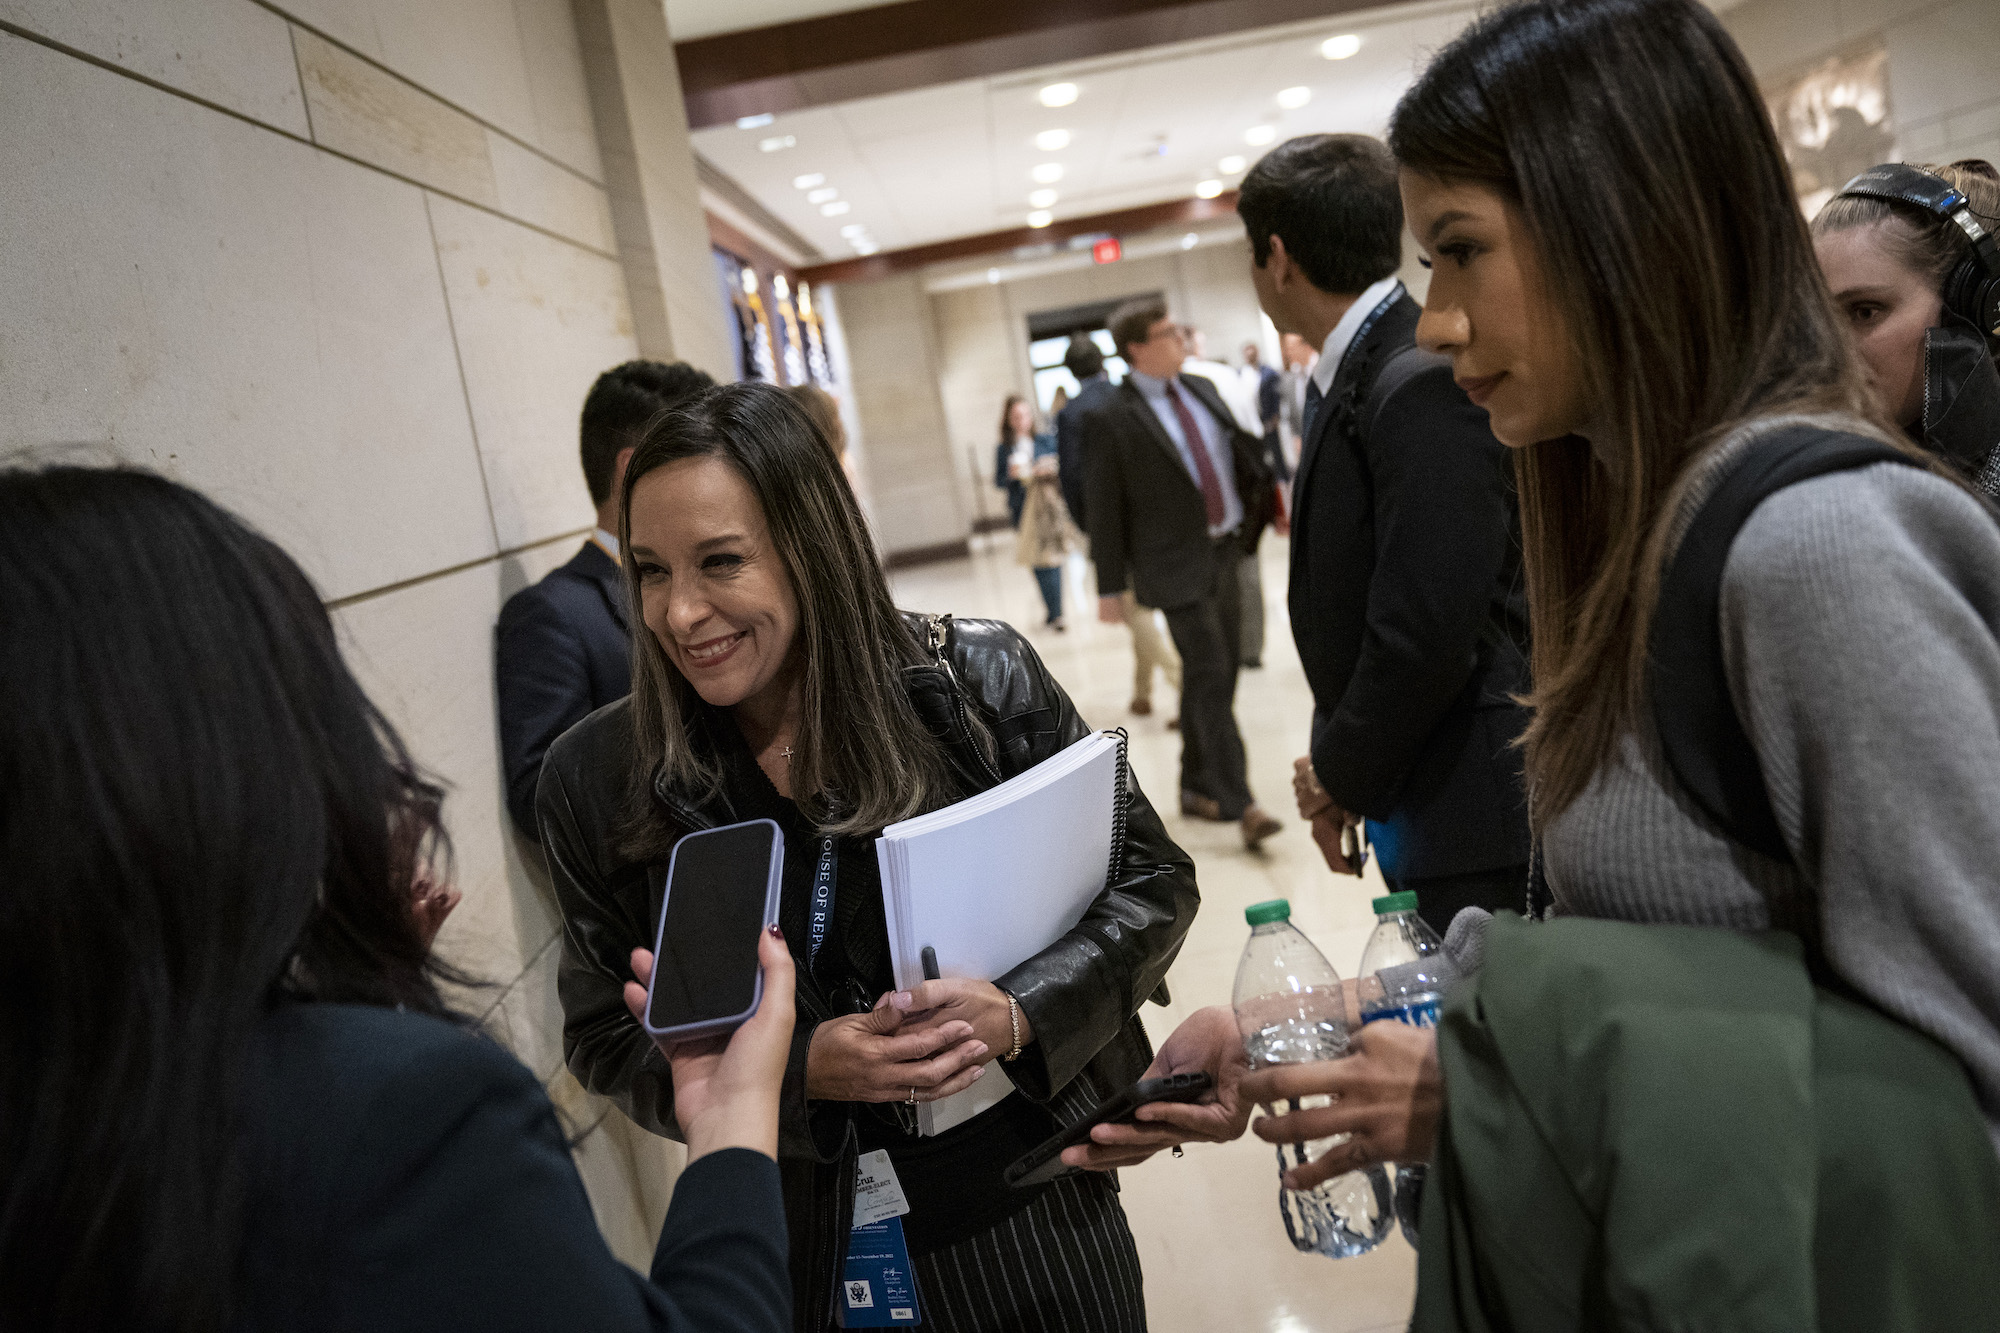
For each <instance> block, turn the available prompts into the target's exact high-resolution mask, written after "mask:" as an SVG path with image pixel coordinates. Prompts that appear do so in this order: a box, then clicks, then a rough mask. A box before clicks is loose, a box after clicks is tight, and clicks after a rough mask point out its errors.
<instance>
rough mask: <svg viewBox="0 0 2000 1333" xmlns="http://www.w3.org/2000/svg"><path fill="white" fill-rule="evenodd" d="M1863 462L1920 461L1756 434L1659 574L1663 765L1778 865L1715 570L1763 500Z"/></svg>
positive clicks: (1653, 681) (1796, 431) (1652, 684)
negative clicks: (1732, 675) (1728, 666)
mask: <svg viewBox="0 0 2000 1333" xmlns="http://www.w3.org/2000/svg"><path fill="white" fill-rule="evenodd" d="M1873 463H1904V464H1907V465H1909V466H1911V467H1922V466H1923V463H1922V462H1921V461H1920V460H1918V459H1916V458H1913V457H1911V456H1910V455H1908V454H1905V453H1902V452H1899V451H1898V450H1896V449H1892V448H1890V447H1889V446H1888V445H1886V444H1883V443H1881V442H1880V441H1879V440H1874V439H1870V438H1869V437H1867V436H1865V435H1854V434H1847V433H1841V432H1835V431H1829V430H1827V429H1825V428H1824V427H1818V426H1805V425H1800V426H1788V427H1785V428H1782V429H1779V430H1774V431H1771V432H1770V433H1768V434H1766V435H1764V436H1762V437H1760V438H1758V439H1757V440H1756V441H1755V442H1754V443H1752V444H1751V445H1750V446H1748V447H1747V448H1746V449H1745V450H1744V452H1743V455H1742V456H1741V457H1740V458H1738V459H1736V460H1735V461H1734V462H1733V463H1731V464H1730V466H1729V470H1728V471H1727V473H1725V474H1724V476H1723V478H1722V480H1721V481H1720V482H1719V483H1718V484H1717V485H1716V487H1715V489H1714V490H1713V491H1712V492H1711V493H1710V495H1709V497H1708V499H1707V500H1706V501H1704V502H1703V503H1702V506H1701V509H1700V511H1699V512H1697V513H1696V515H1695V517H1694V521H1693V523H1691V524H1690V525H1689V527H1688V530H1687V535H1686V536H1685V537H1683V538H1682V540H1681V543H1680V546H1679V547H1678V548H1677V549H1676V550H1675V551H1674V553H1673V556H1672V558H1671V560H1670V561H1669V562H1668V564H1667V567H1666V570H1665V572H1664V573H1663V574H1662V576H1661V578H1660V601H1659V606H1658V608H1657V609H1656V610H1655V611H1654V613H1653V624H1652V630H1651V633H1650V636H1649V640H1648V644H1647V648H1648V652H1647V673H1646V674H1647V688H1648V690H1649V692H1650V693H1651V695H1652V706H1653V723H1654V726H1655V727H1656V728H1657V729H1658V731H1659V736H1660V744H1661V747H1662V748H1663V749H1664V750H1665V752H1666V760H1667V767H1668V768H1669V769H1671V770H1672V772H1673V774H1674V776H1675V777H1676V778H1677V779H1679V781H1680V784H1681V786H1682V787H1684V788H1685V789H1686V790H1687V792H1688V794H1689V795H1690V796H1692V797H1693V798H1694V801H1695V803H1696V804H1697V805H1699V806H1700V807H1701V808H1702V809H1703V810H1704V811H1705V812H1707V814H1708V815H1709V817H1710V818H1712V819H1714V820H1715V821H1716V823H1718V824H1720V825H1721V826H1722V828H1723V831H1724V832H1726V833H1727V834H1728V835H1729V836H1730V837H1731V838H1733V839H1734V840H1735V841H1737V842H1739V843H1741V844H1743V845H1744V846H1746V847H1749V848H1752V849H1754V850H1756V851H1759V852H1762V853H1763V854H1764V855H1766V856H1768V857H1771V858H1773V859H1775V860H1779V861H1790V860H1791V859H1792V856H1791V851H1790V849H1789V848H1788V847H1786V845H1785V840H1784V837H1783V835H1782V834H1780V833H1779V831H1778V821H1777V817H1776V816H1775V815H1774V814H1773V813H1772V811H1771V800H1770V795H1769V793H1768V792H1767V791H1766V790H1765V786H1764V773H1763V769H1762V768H1761V767H1760V766H1759V764H1758V760H1757V751H1756V748H1755V747H1754V746H1753V745H1751V743H1750V736H1749V733H1748V732H1747V731H1746V730H1745V729H1744V726H1743V720H1742V719H1741V718H1739V717H1738V716H1737V714H1736V704H1735V701H1734V700H1733V699H1731V698H1730V694H1729V677H1728V674H1727V673H1726V671H1725V669H1724V666H1723V658H1722V571H1723V566H1724V564H1726V563H1727V561H1728V559H1729V548H1730V546H1731V545H1732V544H1733V543H1734V542H1735V540H1736V534H1737V533H1738V532H1740V531H1741V530H1742V528H1743V525H1744V523H1746V522H1748V521H1749V518H1750V515H1751V513H1752V512H1753V511H1755V510H1756V508H1757V506H1758V505H1760V504H1762V503H1763V502H1764V501H1765V500H1766V499H1768V498H1769V497H1770V496H1772V495H1775V494H1776V493H1777V492H1779V491H1781V490H1784V489H1785V488H1786V487H1787V486H1792V485H1796V484H1797V483H1799V482H1801V481H1806V480H1809V479H1810V478H1813V477H1821V476H1825V475H1827V474H1828V473H1833V472H1846V471H1850V470H1852V469H1854V468H1860V467H1867V466H1869V465H1870V464H1873Z"/></svg>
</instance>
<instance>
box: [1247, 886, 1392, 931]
mask: <svg viewBox="0 0 2000 1333" xmlns="http://www.w3.org/2000/svg"><path fill="white" fill-rule="evenodd" d="M1410 896H1411V897H1412V898H1415V897H1416V895H1415V894H1414V893H1413V894H1411V895H1410ZM1243 919H1244V920H1245V921H1248V922H1249V923H1250V924H1251V925H1253V926H1268V925H1270V924H1271V923H1272V922H1273V921H1289V920H1291V919H1292V905H1291V904H1290V903H1289V902H1287V901H1285V900H1284V899H1283V898H1273V899H1271V901H1270V902H1267V903H1251V904H1250V905H1249V906H1248V907H1246V908H1244V909H1243Z"/></svg>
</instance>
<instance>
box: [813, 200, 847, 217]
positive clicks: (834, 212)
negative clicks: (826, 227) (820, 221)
mask: <svg viewBox="0 0 2000 1333" xmlns="http://www.w3.org/2000/svg"><path fill="white" fill-rule="evenodd" d="M853 207H854V205H853V204H850V203H848V202H847V201H846V200H845V199H841V200H837V201H836V202H834V203H831V204H821V205H820V206H819V215H820V216H821V217H823V218H837V217H839V216H840V215H841V214H842V213H845V212H847V211H848V210H849V209H851V208H853Z"/></svg>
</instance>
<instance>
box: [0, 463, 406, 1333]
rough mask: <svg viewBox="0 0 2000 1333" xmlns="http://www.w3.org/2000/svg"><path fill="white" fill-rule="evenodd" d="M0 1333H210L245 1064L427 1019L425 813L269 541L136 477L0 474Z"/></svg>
mask: <svg viewBox="0 0 2000 1333" xmlns="http://www.w3.org/2000/svg"><path fill="white" fill-rule="evenodd" d="M0 625H4V626H5V627H6V629H5V632H4V633H0V1126H3V1127H4V1130H0V1182H4V1184H0V1326H3V1327H7V1328H108V1327H115V1326H124V1325H127V1324H129V1323H131V1322H132V1320H133V1319H134V1318H135V1317H140V1316H141V1315H143V1318H142V1320H141V1322H142V1323H143V1324H144V1325H145V1326H146V1327H157V1328H174V1329H182V1328H187V1329H193V1328H213V1327H219V1326H220V1323H221V1321H222V1320H224V1319H225V1318H226V1316H227V1309H228V1303H229V1292H230V1290H231V1287H232V1285H233V1265H234V1263H235V1257H236V1250H237V1245H238V1243H239V1241H240V1236H241V1216H240V1204H241V1199H242V1191H243V1178H242V1172H241V1168H240V1165H239V1164H238V1162H237V1161H236V1156H235V1153H236V1148H235V1143H234V1138H233V1125H234V1122H235V1109H236V1105H237V1098H238V1094H239V1087H240V1082H241V1076H242V1069H241V1061H242V1060H243V1058H244V1053H245V1051H246V1049H248V1048H249V1045H250V1037H251V1034H252V1033H253V1031H254V1029H255V1028H256V1026H257V1024H258V1023H259V1022H260V1021H261V1019H262V1018H263V1016H264V1015H265V1013H266V1012H267V1011H268V1010H269V1008H270V1007H271V1006H272V1005H273V1004H274V1003H279V1002H282V1001H284V1000H285V999H287V998H294V999H323V1000H338V1001H351V1002H358V1003H366V1004H382V1005H399V1004H400V1005H406V1006H409V1007H412V1008H417V1009H422V1010H427V1011H433V1012H441V1010H442V1005H441V1004H440V1002H439V999H438V995H437V991H436V989H435V987H434V986H433V984H432V973H431V971H430V970H429V968H430V965H429V964H428V963H427V961H426V950H425V946H424V941H423V939H422V938H421V936H420V933H419V929H418V925H417V922H416V920H415V918H414V916H413V914H412V911H411V897H410V885H411V883H412V880H413V878H414V877H415V876H416V875H417V874H418V873H419V871H420V869H422V865H421V862H422V861H423V859H424V858H426V857H427V856H429V855H430V854H432V853H433V852H434V851H435V850H437V844H438V842H439V840H440V838H441V834H440V833H439V831H438V824H437V815H438V800H439V792H438V790H437V788H435V787H434V786H432V785H430V784H428V783H426V782H425V781H423V780H422V779H421V778H420V777H419V776H418V775H417V774H416V771H415V769H414V768H413V766H412V765H411V763H410V761H409V759H408V757H407V756H406V755H405V753H404V751H403V750H402V748H401V746H400V744H399V743H398V742H397V740H396V737H395V735H394V733H393V732H392V731H391V730H390V728H389V726H388V725H387V723H386V722H384V720H383V719H382V717H381V716H380V715H379V714H378V713H377V712H376V711H375V709H374V708H373V707H372V706H371V705H370V704H369V701H368V699H367V698H366V696H364V695H363V694H362V692H361V690H360V688H359V687H358V686H357V685H356V684H355V681H354V679H353V677H352V676H351V675H350V674H349V673H348V671H347V669H346V667H345V666H344V664H343V663H342V661H341V658H340V653H339V650H338V648H337V646H336V644H335V640H334V634H333V627H332V625H331V623H330V622H329V620H328V618H327V614H326V611H325V610H324V608H323V607H322V606H321V604H320V601H319V599H318V597H317V596H316V595H315V593H314V591H313V588H312V586H311V584H310V583H309V582H308V581H307V579H306V577H305V576H304V574H303V573H301V572H300V570H299V569H298V567H297V566H296V565H295V564H293V563H292V561H291V560H290V559H289V558H287V557H286V556H285V554H284V553H283V552H282V551H280V550H279V549H278V548H277V547H276V546H274V545H273V544H271V543H270V542H269V541H267V540H265V539H264V538H262V537H260V536H258V535H257V534H256V533H254V532H252V531H250V530H249V529H248V528H246V527H245V526H244V525H243V524H242V523H240V522H239V521H237V520H236V519H234V518H232V517H231V516H230V515H228V514H226V513H224V512H223V511H222V510H220V509H218V508H217V507H216V506H215V505H213V504H211V503H210V502H208V501H207V500H205V499H203V498H202V497H201V496H199V495H197V494H195V493H194V492H192V491H190V490H187V489H186V488H184V487H181V486H178V485H175V484H174V483H172V482H169V481H166V480H164V479H162V478H160V477H157V476H153V475H151V474H147V473H143V472H133V471H123V470H103V469H89V468H66V467H65V468H49V469H46V470H41V471H29V470H14V471H6V472H0Z"/></svg>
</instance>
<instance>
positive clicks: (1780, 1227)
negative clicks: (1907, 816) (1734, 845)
mask: <svg viewBox="0 0 2000 1333" xmlns="http://www.w3.org/2000/svg"><path fill="white" fill-rule="evenodd" d="M1438 1057H1439V1060H1440V1062H1441V1064H1442V1067H1443V1070H1444V1083H1445V1097H1446V1106H1445V1113H1444V1119H1443V1123H1442V1124H1441V1125H1440V1127H1439V1132H1438V1145H1437V1153H1436V1156H1435V1157H1434V1159H1433V1165H1432V1168H1431V1172H1430V1177H1429V1181H1428V1184H1427V1186H1426V1189H1425V1194H1426V1197H1425V1200H1424V1209H1423V1227H1422V1245H1421V1249H1420V1255H1419V1262H1418V1269H1417V1305H1416V1314H1415V1317H1414V1319H1413V1321H1412V1323H1411V1329H1412V1333H1446V1331H1447V1330H1465V1331H1466V1333H1508V1331H1518V1333H1566V1331H1567V1330H1592V1331H1593V1333H1595V1331H1596V1330H1614V1329H1616V1330H1627V1329H1632V1330H1638V1329H1646V1330H1656V1329H1657V1330H1675V1331H1676V1333H1678V1331H1680V1330H1689V1331H1692V1330H1711V1329H1714V1330H1721V1329H1728V1330H1766V1329H1769V1330H1780V1329H1782V1330H1801V1329H1840V1330H1845V1329H1854V1330H1863V1329H1865V1330H1868V1331H1869V1333H1899V1331H1901V1330H1909V1331H1910V1333H1941V1331H1942V1330H1953V1331H1954V1333H1956V1331H1957V1330H1966V1329H1993V1328H2000V1161H1996V1160H1995V1157H1994V1153H1993V1147H1992V1143H1991V1140H1990V1139H1989V1138H1988V1137H1987V1134H1986V1126H1985V1121H1984V1119H1983V1118H1982V1117H1981V1115H1980V1112H1979V1108H1978V1105H1977V1104H1976V1103H1975V1101H1974V1099H1973V1095H1972V1088H1971V1084H1970V1082H1969V1081H1968V1080H1967V1078H1966V1075H1965V1071H1964V1069H1963V1068H1962V1067H1961V1066H1960V1065H1959V1064H1958V1062H1957V1061H1956V1060H1954V1059H1953V1058H1952V1057H1951V1056H1950V1055H1949V1054H1948V1053H1947V1052H1946V1051H1945V1050H1944V1049H1943V1048H1942V1047H1940V1046H1938V1045H1937V1044H1936V1043H1935V1042H1933V1041H1931V1040H1930V1039H1929V1038H1928V1037H1925V1036H1923V1035H1922V1034H1920V1033H1917V1032H1915V1031H1913V1030H1912V1029H1910V1028H1908V1027H1905V1026H1903V1025H1902V1024H1899V1023H1896V1022H1894V1021H1892V1020H1890V1019H1888V1018H1885V1017H1883V1016H1882V1015H1881V1014H1879V1013H1877V1012H1876V1011H1875V1010H1873V1009H1870V1008H1867V1007H1866V1006H1864V1005H1861V1004H1859V1003H1856V1002H1855V1001H1853V1000H1850V999H1848V998H1845V997H1844V996H1842V995H1840V994H1837V993H1835V992H1834V991H1831V990H1828V989H1825V988H1823V987H1816V986H1815V985H1814V984H1813V981H1812V978H1811V977H1810V976H1809V975H1808V973H1807V970H1806V967H1805V964H1804V963H1803V961H1802V959H1801V949H1800V946H1799V942H1798V940H1797V939H1796V938H1794V937H1792V936H1790V935H1785V934H1779V933H1764V934H1749V933H1744V932H1738V931H1730V930H1715V929H1703V928H1698V927H1692V926H1664V925H1636V924H1631V923H1626V922H1613V921H1591V920H1580V919H1564V920H1558V921H1552V922H1548V923H1546V924H1541V925H1530V924H1528V923H1526V922H1523V921H1522V920H1521V919H1520V918H1518V917H1514V916H1511V915H1508V916H1501V917H1498V918H1496V919H1495V920H1494V921H1493V922H1492V928H1491V930H1490V931H1489V933H1488V934H1487V937H1486V950H1485V957H1484V961H1483V963H1482V965H1481V967H1480V969H1479V971H1478V973H1477V974H1476V975H1475V976H1473V977H1472V978H1470V979H1468V980H1467V981H1466V982H1464V983H1463V984H1462V985H1461V986H1459V987H1458V988H1457V989H1456V991H1455V992H1454V993H1453V994H1452V996H1451V998H1450V1001H1449V1003H1448V1004H1447V1005H1446V1007H1445V1012H1444V1016H1443V1022H1442V1024H1441V1026H1440V1027H1439V1029H1438Z"/></svg>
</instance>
